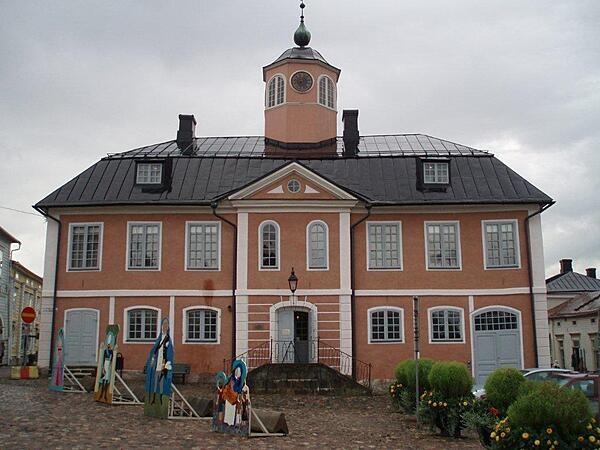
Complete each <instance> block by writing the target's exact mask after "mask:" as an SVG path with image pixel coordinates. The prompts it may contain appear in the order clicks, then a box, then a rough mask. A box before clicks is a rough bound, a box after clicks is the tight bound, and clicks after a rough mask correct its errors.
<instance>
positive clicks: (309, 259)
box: [306, 220, 329, 271]
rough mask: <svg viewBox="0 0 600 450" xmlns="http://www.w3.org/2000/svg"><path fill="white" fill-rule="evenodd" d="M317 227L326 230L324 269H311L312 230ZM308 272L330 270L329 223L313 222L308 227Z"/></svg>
mask: <svg viewBox="0 0 600 450" xmlns="http://www.w3.org/2000/svg"><path fill="white" fill-rule="evenodd" d="M315 225H322V226H323V228H324V229H325V266H324V267H311V256H312V248H311V243H312V240H311V228H312V227H313V226H315ZM306 270H308V271H324V270H329V227H328V226H327V223H325V222H324V221H322V220H313V221H311V222H310V223H309V224H308V225H307V226H306Z"/></svg>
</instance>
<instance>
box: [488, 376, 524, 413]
mask: <svg viewBox="0 0 600 450" xmlns="http://www.w3.org/2000/svg"><path fill="white" fill-rule="evenodd" d="M524 381H525V377H523V375H522V374H521V372H519V371H518V370H517V369H514V368H512V367H502V368H500V369H496V370H494V371H493V372H492V373H491V374H490V376H489V377H488V378H487V380H486V382H485V396H486V398H487V399H488V402H489V403H490V404H491V405H493V406H495V407H496V408H498V409H499V410H500V411H501V412H502V414H506V411H507V410H508V407H509V406H510V405H511V404H512V403H513V402H514V401H515V400H516V399H517V397H518V396H519V389H520V387H521V385H522V384H523V383H524Z"/></svg>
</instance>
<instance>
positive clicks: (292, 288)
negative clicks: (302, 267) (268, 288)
mask: <svg viewBox="0 0 600 450" xmlns="http://www.w3.org/2000/svg"><path fill="white" fill-rule="evenodd" d="M288 284H289V285H290V291H292V302H293V301H294V293H295V292H296V288H297V287H298V277H297V276H296V274H295V273H294V268H293V267H292V273H290V276H289V278H288Z"/></svg>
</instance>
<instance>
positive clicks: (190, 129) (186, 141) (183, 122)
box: [177, 114, 196, 155]
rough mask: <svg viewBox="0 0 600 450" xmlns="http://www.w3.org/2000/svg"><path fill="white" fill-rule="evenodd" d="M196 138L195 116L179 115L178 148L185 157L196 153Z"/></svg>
mask: <svg viewBox="0 0 600 450" xmlns="http://www.w3.org/2000/svg"><path fill="white" fill-rule="evenodd" d="M195 137H196V118H195V117H194V115H193V114H190V115H188V114H179V130H177V147H179V150H181V153H183V154H184V155H191V154H193V153H194V145H193V143H194V138H195Z"/></svg>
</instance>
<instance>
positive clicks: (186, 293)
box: [56, 289, 233, 298]
mask: <svg viewBox="0 0 600 450" xmlns="http://www.w3.org/2000/svg"><path fill="white" fill-rule="evenodd" d="M232 295H233V292H232V291H231V290H218V291H207V290H203V289H197V290H196V289H115V290H112V289H107V290H104V289H90V290H73V291H71V290H64V291H57V293H56V296H57V297H61V298H75V297H171V296H175V297H231V296H232Z"/></svg>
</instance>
